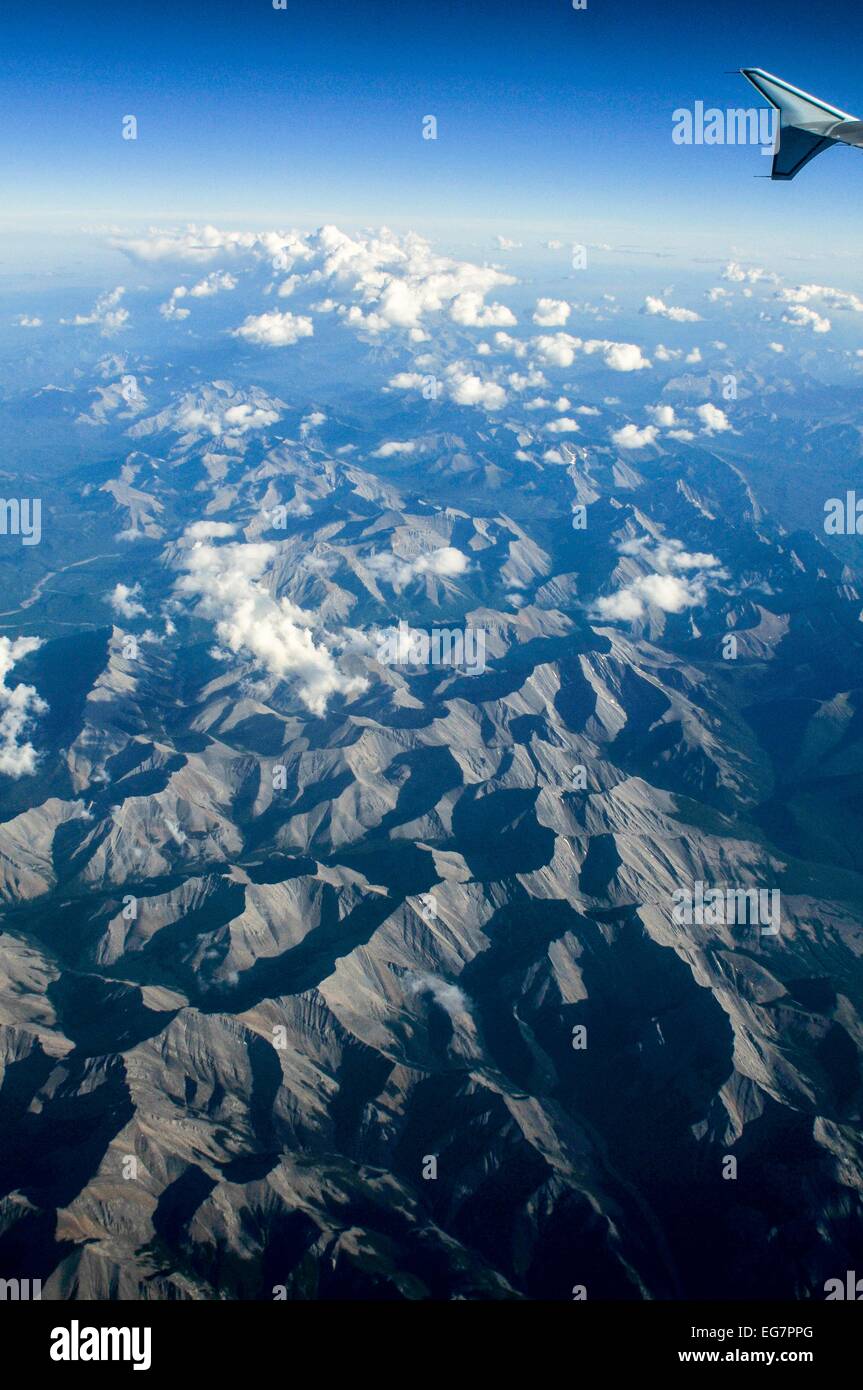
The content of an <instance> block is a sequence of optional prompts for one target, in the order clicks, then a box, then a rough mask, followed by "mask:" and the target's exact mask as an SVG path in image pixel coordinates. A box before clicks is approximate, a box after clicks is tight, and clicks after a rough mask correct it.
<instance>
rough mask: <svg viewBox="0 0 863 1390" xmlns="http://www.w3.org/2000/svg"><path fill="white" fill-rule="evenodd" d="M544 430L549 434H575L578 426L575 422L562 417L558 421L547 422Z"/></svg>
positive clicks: (566, 416) (565, 416)
mask: <svg viewBox="0 0 863 1390" xmlns="http://www.w3.org/2000/svg"><path fill="white" fill-rule="evenodd" d="M545 428H546V430H547V431H548V433H549V434H576V433H577V432H578V430H579V428H580V426H579V423H578V421H577V420H571V419H570V417H569V416H568V415H562V416H561V418H560V419H559V420H549V422H548V424H547V425H546V427H545Z"/></svg>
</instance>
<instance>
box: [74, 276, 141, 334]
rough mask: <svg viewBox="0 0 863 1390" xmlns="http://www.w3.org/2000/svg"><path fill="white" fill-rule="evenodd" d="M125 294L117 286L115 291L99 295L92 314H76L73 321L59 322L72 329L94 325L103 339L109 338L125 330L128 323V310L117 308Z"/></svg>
mask: <svg viewBox="0 0 863 1390" xmlns="http://www.w3.org/2000/svg"><path fill="white" fill-rule="evenodd" d="M125 293H126V291H125V288H124V287H123V285H118V286H117V288H116V289H115V290H106V292H105V293H104V294H100V295H99V298H98V299H97V300H96V303H95V304H94V305H93V310H92V313H89V314H76V315H75V317H74V318H73V319H61V320H60V322H61V323H64V324H70V325H71V326H72V327H73V328H83V327H85V326H89V325H94V326H97V327H98V328H100V329H101V331H102V337H103V338H109V337H110V336H111V335H112V334H113V333H117V332H119V330H120V329H121V328H125V326H126V324H127V323H128V320H129V310H128V309H121V308H120V307H119V305H120V300H121V299H122V298H123V295H124V294H125Z"/></svg>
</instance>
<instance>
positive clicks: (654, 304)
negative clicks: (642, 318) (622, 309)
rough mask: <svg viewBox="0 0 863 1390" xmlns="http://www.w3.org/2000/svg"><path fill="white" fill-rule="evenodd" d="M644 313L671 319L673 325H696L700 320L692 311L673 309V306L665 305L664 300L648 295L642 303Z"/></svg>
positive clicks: (699, 316) (698, 315)
mask: <svg viewBox="0 0 863 1390" xmlns="http://www.w3.org/2000/svg"><path fill="white" fill-rule="evenodd" d="M644 312H645V313H646V314H657V315H659V317H660V318H664V319H671V320H673V322H674V323H698V322H699V321H700V319H701V315H700V314H696V313H695V311H694V309H678V308H675V306H674V305H672V304H666V303H665V301H664V300H662V299H658V298H657V297H656V296H655V295H650V294H649V295H648V296H647V298H646V299H645V301H644Z"/></svg>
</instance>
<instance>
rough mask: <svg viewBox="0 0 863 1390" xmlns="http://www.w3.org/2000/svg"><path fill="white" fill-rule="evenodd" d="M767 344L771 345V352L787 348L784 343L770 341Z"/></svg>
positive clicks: (782, 350)
mask: <svg viewBox="0 0 863 1390" xmlns="http://www.w3.org/2000/svg"><path fill="white" fill-rule="evenodd" d="M767 346H768V347H769V349H770V351H771V352H784V351H785V348H784V346H783V344H782V343H768V344H767Z"/></svg>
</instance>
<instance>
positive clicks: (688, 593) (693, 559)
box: [596, 537, 723, 622]
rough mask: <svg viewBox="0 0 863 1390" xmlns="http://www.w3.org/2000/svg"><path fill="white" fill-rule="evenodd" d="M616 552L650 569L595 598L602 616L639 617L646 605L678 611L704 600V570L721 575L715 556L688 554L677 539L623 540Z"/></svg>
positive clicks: (671, 611)
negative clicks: (648, 571) (655, 540)
mask: <svg viewBox="0 0 863 1390" xmlns="http://www.w3.org/2000/svg"><path fill="white" fill-rule="evenodd" d="M620 553H621V555H625V556H631V557H633V558H635V559H638V560H639V561H641V562H642V563H644V564H647V565H649V566H650V567H651V569H652V571H653V572H652V573H649V574H642V575H638V576H637V577H636V578H635V579H632V580H630V581H629V583H627V584H624V585H623V586H622V587H621V588H620V589H618V590H617V591H616V592H615V593H613V594H608V595H604V596H603V597H601V598H600V599H598V600H597V604H596V609H597V612H598V614H599V615H600V616H601V617H604V618H620V619H623V620H624V621H627V622H632V621H634V620H636V619H638V618H643V617H644V616H645V613H646V611H647V608H648V606H650V607H653V608H658V609H660V610H661V611H662V612H663V613H682V612H683V610H684V609H685V608H693V607H695V606H696V605H699V604H703V603H704V602H705V601H706V598H707V586H706V583H705V577H706V576H705V571H706V572H714V573H716V574H717V576H719V575H722V574H723V571H722V570H721V569H720V567H719V561H718V560H717V558H716V556H715V555H710V554H707V553H704V552H696V553H691V552H689V551H687V550H685V549H684V548H683V544H682V542H680V541H678V540H665V541H659V542H651V541H650V540H648V538H647V537H642V538H639V539H637V540H632V541H626V542H624V544H623V545H621V546H620ZM693 571H694V573H693Z"/></svg>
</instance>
